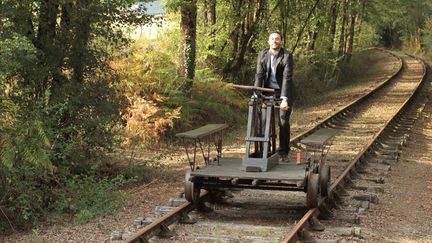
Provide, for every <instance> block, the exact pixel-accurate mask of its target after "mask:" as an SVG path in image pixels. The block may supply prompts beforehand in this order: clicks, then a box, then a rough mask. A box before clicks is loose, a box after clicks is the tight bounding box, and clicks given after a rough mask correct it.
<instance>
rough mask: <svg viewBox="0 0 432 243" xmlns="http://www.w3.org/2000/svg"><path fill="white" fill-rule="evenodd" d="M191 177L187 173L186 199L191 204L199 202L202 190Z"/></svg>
mask: <svg viewBox="0 0 432 243" xmlns="http://www.w3.org/2000/svg"><path fill="white" fill-rule="evenodd" d="M190 177H191V176H190V172H187V173H186V176H185V198H186V200H188V201H189V202H195V201H197V200H198V198H199V196H200V193H201V190H200V188H199V187H197V186H196V185H195V183H194V182H192V181H191V180H190Z"/></svg>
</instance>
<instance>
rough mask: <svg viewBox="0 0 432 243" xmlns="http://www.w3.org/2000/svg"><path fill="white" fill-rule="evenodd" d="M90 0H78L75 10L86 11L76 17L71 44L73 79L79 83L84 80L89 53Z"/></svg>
mask: <svg viewBox="0 0 432 243" xmlns="http://www.w3.org/2000/svg"><path fill="white" fill-rule="evenodd" d="M89 1H90V0H81V1H77V3H78V4H77V5H76V7H74V8H75V9H74V11H76V12H80V13H84V14H82V16H80V17H77V18H76V19H74V20H75V21H74V22H75V24H74V28H73V32H74V39H73V42H72V46H71V58H70V62H71V66H72V69H73V81H74V82H76V83H78V84H81V83H83V82H84V71H85V63H86V61H85V59H86V58H87V55H88V49H87V45H88V41H89V39H90V30H91V23H90V17H89V13H86V11H85V10H86V9H87V8H88V7H89V3H90V2H89Z"/></svg>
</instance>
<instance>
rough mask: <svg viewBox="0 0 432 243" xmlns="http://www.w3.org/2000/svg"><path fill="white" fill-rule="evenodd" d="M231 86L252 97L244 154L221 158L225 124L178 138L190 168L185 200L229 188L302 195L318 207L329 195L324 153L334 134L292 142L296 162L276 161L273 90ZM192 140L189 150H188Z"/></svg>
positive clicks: (328, 132) (327, 132) (328, 131)
mask: <svg viewBox="0 0 432 243" xmlns="http://www.w3.org/2000/svg"><path fill="white" fill-rule="evenodd" d="M233 86H234V87H236V88H241V89H247V90H250V91H252V93H253V94H252V96H251V98H250V100H249V103H248V106H249V108H248V120H247V128H246V129H247V130H246V137H245V142H246V145H245V146H246V151H245V155H244V156H243V158H229V157H223V156H222V138H223V132H224V130H225V128H227V127H228V126H227V125H226V124H208V125H206V126H203V127H200V128H198V129H195V130H191V131H188V132H183V133H179V134H177V135H176V136H177V137H179V138H182V140H183V142H184V145H185V150H186V154H187V157H188V160H189V164H190V166H191V171H189V172H187V173H186V176H185V198H186V199H187V200H188V201H190V202H194V201H197V200H198V198H199V196H200V192H201V190H202V189H205V190H207V191H209V192H210V193H211V192H213V191H220V190H221V189H230V188H244V189H265V190H282V191H304V192H305V193H306V204H307V206H308V207H309V208H314V207H317V205H318V200H319V197H320V196H327V194H328V186H329V182H330V167H329V166H328V165H326V164H325V162H324V155H325V152H326V151H325V150H326V149H327V150H328V148H329V143H328V142H329V140H330V139H331V138H332V137H333V136H334V134H335V131H334V130H332V129H328V128H326V129H320V130H318V131H317V132H315V133H313V134H312V135H311V136H308V137H306V138H305V139H303V140H301V141H300V142H299V143H298V144H296V147H297V153H298V155H297V158H296V161H295V162H279V155H278V153H277V151H276V126H275V118H274V117H275V115H274V114H275V109H278V106H277V102H278V101H277V99H276V97H275V96H274V90H273V89H267V88H260V87H254V86H243V85H233ZM188 141H189V142H188ZM190 141H192V147H191V148H190V147H189V146H188V145H190V144H191V143H190ZM212 143H214V145H215V147H216V153H217V155H216V158H214V159H210V154H211V153H210V147H212V146H211V144H212ZM205 145H207V147H205ZM199 152H201V153H202V155H203V157H204V161H205V165H204V166H203V167H199V166H197V164H196V156H197V153H199ZM302 154H303V156H301V155H302Z"/></svg>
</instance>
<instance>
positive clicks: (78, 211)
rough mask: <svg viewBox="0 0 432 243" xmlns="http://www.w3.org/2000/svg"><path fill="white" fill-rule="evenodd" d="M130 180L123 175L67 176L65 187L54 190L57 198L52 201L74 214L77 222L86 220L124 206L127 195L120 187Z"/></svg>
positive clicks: (56, 207) (62, 211) (54, 206)
mask: <svg viewBox="0 0 432 243" xmlns="http://www.w3.org/2000/svg"><path fill="white" fill-rule="evenodd" d="M126 182H128V181H127V180H125V179H124V178H123V176H117V177H116V178H113V179H107V178H103V179H98V178H96V177H95V176H92V175H90V176H78V175H77V176H73V177H72V178H69V179H67V180H66V183H65V185H64V187H60V188H57V189H56V190H54V195H56V197H57V200H56V201H55V202H54V203H53V204H51V206H50V207H51V210H52V211H53V212H56V213H58V214H71V215H74V216H75V217H76V222H77V223H86V222H88V221H89V220H91V219H93V218H95V217H98V216H102V215H106V214H110V213H112V212H113V211H114V210H116V209H117V208H120V207H122V206H123V204H124V202H125V200H126V195H125V193H122V192H121V191H119V190H118V189H119V188H120V187H121V186H123V185H124V184H125V183H126Z"/></svg>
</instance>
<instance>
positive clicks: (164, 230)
mask: <svg viewBox="0 0 432 243" xmlns="http://www.w3.org/2000/svg"><path fill="white" fill-rule="evenodd" d="M159 228H160V231H159V233H158V236H159V237H161V238H170V237H173V236H175V235H176V233H175V231H174V230H172V229H170V228H169V227H168V226H167V225H166V224H165V223H161V224H160V226H159ZM140 241H141V240H140Z"/></svg>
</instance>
